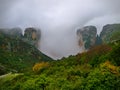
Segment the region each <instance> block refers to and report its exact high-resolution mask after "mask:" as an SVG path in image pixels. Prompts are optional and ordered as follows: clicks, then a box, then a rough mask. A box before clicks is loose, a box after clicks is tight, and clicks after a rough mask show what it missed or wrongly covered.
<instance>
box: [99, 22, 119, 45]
mask: <svg viewBox="0 0 120 90" xmlns="http://www.w3.org/2000/svg"><path fill="white" fill-rule="evenodd" d="M118 33H119V34H120V24H108V25H105V26H104V27H103V29H102V32H101V33H100V38H101V39H102V41H103V43H109V42H111V41H112V38H113V36H115V34H116V38H115V39H117V38H120V35H117V34H118ZM117 36H119V37H117Z"/></svg>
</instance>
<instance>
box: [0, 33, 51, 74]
mask: <svg viewBox="0 0 120 90" xmlns="http://www.w3.org/2000/svg"><path fill="white" fill-rule="evenodd" d="M49 60H52V59H51V58H49V57H48V56H46V55H45V54H43V53H41V52H40V51H39V50H38V49H36V48H35V46H32V45H30V44H28V43H26V42H24V41H22V40H21V39H19V38H15V37H10V36H8V35H6V34H4V33H2V32H0V70H1V71H0V72H1V74H2V72H3V73H4V72H6V71H12V72H22V71H24V70H26V69H27V68H30V67H32V66H33V65H34V63H36V62H40V61H49Z"/></svg>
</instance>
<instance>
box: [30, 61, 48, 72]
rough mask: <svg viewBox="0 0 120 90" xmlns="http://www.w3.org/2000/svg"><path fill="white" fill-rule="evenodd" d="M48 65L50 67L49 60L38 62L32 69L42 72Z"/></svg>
mask: <svg viewBox="0 0 120 90" xmlns="http://www.w3.org/2000/svg"><path fill="white" fill-rule="evenodd" d="M47 67H49V63H48V62H41V63H36V64H35V65H34V66H33V68H32V69H33V71H34V72H35V73H40V72H41V71H42V70H43V69H45V68H47Z"/></svg>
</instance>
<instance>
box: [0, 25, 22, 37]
mask: <svg viewBox="0 0 120 90" xmlns="http://www.w3.org/2000/svg"><path fill="white" fill-rule="evenodd" d="M0 32H1V33H4V34H6V35H8V36H10V37H14V38H22V37H23V35H22V29H21V28H19V27H17V28H12V29H0Z"/></svg>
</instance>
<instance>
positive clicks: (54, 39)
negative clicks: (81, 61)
mask: <svg viewBox="0 0 120 90" xmlns="http://www.w3.org/2000/svg"><path fill="white" fill-rule="evenodd" d="M119 4H120V0H0V27H1V28H11V27H22V28H25V27H30V26H33V27H39V28H41V30H42V39H41V42H40V50H41V51H43V52H44V53H46V54H47V55H49V56H51V57H53V58H61V57H63V56H68V55H71V54H76V53H78V52H80V51H81V49H80V48H79V47H78V45H77V39H76V38H77V37H76V29H77V28H81V27H83V26H86V25H95V26H97V28H98V33H99V32H100V31H101V28H102V26H103V25H105V24H107V23H120V10H119V8H120V6H119Z"/></svg>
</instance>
